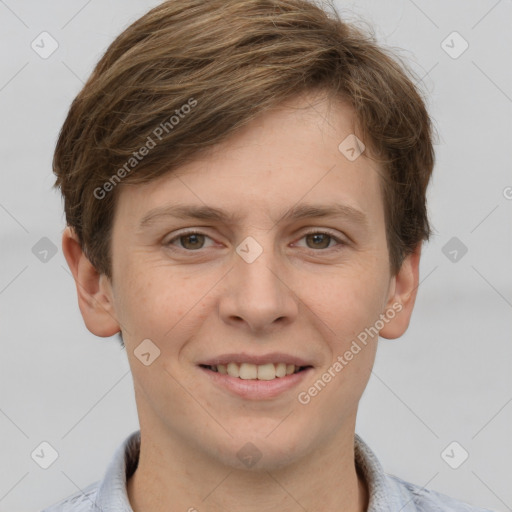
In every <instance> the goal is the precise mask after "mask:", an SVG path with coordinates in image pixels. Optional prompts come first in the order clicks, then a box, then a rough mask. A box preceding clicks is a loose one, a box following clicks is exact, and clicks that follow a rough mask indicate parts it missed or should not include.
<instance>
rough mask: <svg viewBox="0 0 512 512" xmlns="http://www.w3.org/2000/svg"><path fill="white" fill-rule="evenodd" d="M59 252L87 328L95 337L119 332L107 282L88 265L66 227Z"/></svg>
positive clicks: (76, 241) (70, 229)
mask: <svg viewBox="0 0 512 512" xmlns="http://www.w3.org/2000/svg"><path fill="white" fill-rule="evenodd" d="M62 252H63V253H64V257H65V258H66V261H67V262H68V266H69V269H70V270H71V273H72V274H73V278H74V279H75V284H76V292H77V295H78V306H79V307H80V312H81V313H82V317H83V319H84V322H85V325H86V327H87V329H89V331H90V332H92V333H93V334H95V335H96V336H101V337H108V336H113V335H114V334H116V333H117V332H119V331H120V330H121V329H120V327H119V323H118V321H117V318H116V315H115V311H114V307H113V294H112V286H111V283H110V280H109V279H108V277H107V276H106V275H104V274H99V273H98V272H97V270H96V269H95V268H94V266H93V265H92V264H91V262H90V261H89V259H88V258H87V256H86V255H85V254H84V252H83V251H82V248H81V246H80V242H79V240H78V237H77V235H76V233H75V231H74V230H73V229H72V228H71V227H70V226H68V227H66V229H65V230H64V232H63V234H62Z"/></svg>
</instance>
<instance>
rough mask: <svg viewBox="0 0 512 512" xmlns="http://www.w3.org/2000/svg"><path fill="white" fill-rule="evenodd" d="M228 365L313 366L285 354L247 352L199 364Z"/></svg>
mask: <svg viewBox="0 0 512 512" xmlns="http://www.w3.org/2000/svg"><path fill="white" fill-rule="evenodd" d="M228 363H251V364H256V365H261V364H268V363H286V364H294V365H295V366H312V365H311V363H309V362H308V361H306V360H305V359H301V358H300V357H296V356H292V355H290V354H285V353H283V352H272V353H270V354H263V355H254V354H247V353H245V352H239V353H236V354H235V353H232V354H222V355H220V356H217V357H212V358H211V359H207V360H205V361H201V362H200V363H199V364H202V365H206V366H217V365H219V364H228Z"/></svg>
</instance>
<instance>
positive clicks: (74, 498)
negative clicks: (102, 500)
mask: <svg viewBox="0 0 512 512" xmlns="http://www.w3.org/2000/svg"><path fill="white" fill-rule="evenodd" d="M99 485H100V481H98V482H94V483H92V484H90V485H88V486H87V487H86V488H85V489H83V490H82V491H77V492H75V493H74V494H72V495H70V496H68V497H67V498H64V499H63V500H61V501H59V502H57V503H55V504H54V505H50V506H49V507H46V508H45V509H43V510H42V511H41V512H68V511H69V512H89V511H94V509H95V508H96V507H95V506H94V503H95V500H96V495H97V493H98V488H99Z"/></svg>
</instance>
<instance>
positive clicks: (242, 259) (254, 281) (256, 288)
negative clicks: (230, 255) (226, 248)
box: [220, 230, 296, 328]
mask: <svg viewBox="0 0 512 512" xmlns="http://www.w3.org/2000/svg"><path fill="white" fill-rule="evenodd" d="M280 274H281V275H280ZM228 280H229V282H228V288H227V290H228V293H227V296H226V297H225V299H224V300H223V303H222V304H221V308H220V311H221V315H222V316H223V317H224V319H225V320H228V319H229V318H231V319H232V318H233V317H238V318H239V319H240V318H241V319H243V320H244V321H245V322H246V323H248V324H249V325H250V326H251V327H253V328H264V326H266V325H270V324H272V323H273V322H274V321H275V320H277V319H279V318H282V317H285V318H286V317H288V318H291V317H293V316H294V315H295V314H296V304H295V300H294V294H293V293H292V291H291V290H290V289H289V287H288V286H287V285H286V284H285V282H284V275H283V272H282V267H281V264H280V261H279V255H278V254H276V253H275V250H274V243H273V233H272V231H271V230H267V231H265V230H261V232H258V233H257V234H252V235H250V236H247V237H246V238H245V239H243V240H242V242H241V243H240V244H239V245H238V246H237V247H236V255H235V259H234V268H233V270H232V271H231V272H230V273H229V277H228Z"/></svg>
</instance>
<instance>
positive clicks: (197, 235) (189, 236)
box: [181, 233, 204, 249]
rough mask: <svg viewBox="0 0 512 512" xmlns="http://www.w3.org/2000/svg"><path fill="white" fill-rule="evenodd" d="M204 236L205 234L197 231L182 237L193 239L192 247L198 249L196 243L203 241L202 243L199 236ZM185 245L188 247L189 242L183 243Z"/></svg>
mask: <svg viewBox="0 0 512 512" xmlns="http://www.w3.org/2000/svg"><path fill="white" fill-rule="evenodd" d="M202 236H204V235H200V234H197V233H196V234H194V233H192V234H189V235H184V236H182V237H181V238H182V240H183V239H185V240H187V239H188V240H190V239H192V249H197V247H195V244H197V243H198V241H199V245H201V243H200V239H199V240H198V238H199V237H202ZM183 245H184V246H185V247H186V246H187V243H185V244H183Z"/></svg>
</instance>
